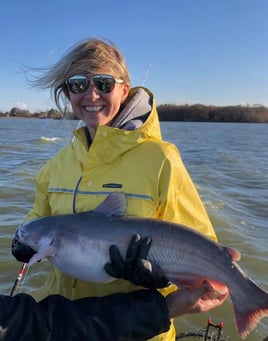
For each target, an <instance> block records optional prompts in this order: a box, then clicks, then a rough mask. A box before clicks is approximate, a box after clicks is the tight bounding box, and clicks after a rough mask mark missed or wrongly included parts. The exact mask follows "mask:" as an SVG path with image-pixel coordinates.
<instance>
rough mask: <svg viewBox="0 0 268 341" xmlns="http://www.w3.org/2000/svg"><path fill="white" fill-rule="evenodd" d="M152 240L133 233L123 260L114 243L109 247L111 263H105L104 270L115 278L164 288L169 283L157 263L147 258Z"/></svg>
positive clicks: (152, 287)
mask: <svg viewBox="0 0 268 341" xmlns="http://www.w3.org/2000/svg"><path fill="white" fill-rule="evenodd" d="M151 244H152V240H151V238H150V237H144V238H141V237H140V235H139V234H136V235H134V236H133V237H132V238H131V241H130V243H129V246H128V249H127V254H126V259H125V261H124V260H123V258H122V256H121V254H120V251H119V250H118V248H117V246H116V245H111V246H110V248H109V253H110V259H111V263H107V264H105V266H104V268H105V270H106V272H107V273H108V274H109V275H110V276H112V277H115V278H124V279H126V280H128V281H130V282H132V283H134V284H135V285H140V286H143V287H146V288H150V289H154V288H165V287H167V286H168V285H169V284H170V283H169V281H168V280H167V279H166V278H165V276H164V273H163V271H162V269H161V268H160V266H159V265H157V264H154V263H152V262H151V261H149V260H148V259H147V256H148V253H149V250H150V247H151Z"/></svg>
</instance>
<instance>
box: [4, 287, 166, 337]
mask: <svg viewBox="0 0 268 341" xmlns="http://www.w3.org/2000/svg"><path fill="white" fill-rule="evenodd" d="M0 326H1V327H2V332H3V331H4V337H3V339H1V340H3V341H7V340H8V341H17V340H20V341H26V340H27V341H34V340H37V339H38V340H40V341H43V340H44V341H45V340H51V341H58V340H65V341H76V340H77V341H83V340H91V341H97V340H102V341H113V340H121V339H122V340H129V341H130V340H135V341H139V340H145V339H148V338H151V337H153V336H155V335H157V334H160V333H161V332H163V331H167V330H168V329H169V326H170V321H169V319H168V309H167V305H166V302H165V299H164V298H163V297H162V295H160V294H159V293H158V292H157V291H156V290H140V291H136V292H132V293H128V294H113V295H109V296H104V297H90V298H83V299H80V300H75V301H71V300H68V299H67V298H64V297H63V296H59V295H52V296H48V297H47V298H45V299H44V300H42V301H40V302H39V303H36V302H35V301H34V299H33V298H32V297H31V296H29V295H26V294H19V295H16V296H15V297H10V296H3V295H1V296H0ZM0 332H1V329H0Z"/></svg>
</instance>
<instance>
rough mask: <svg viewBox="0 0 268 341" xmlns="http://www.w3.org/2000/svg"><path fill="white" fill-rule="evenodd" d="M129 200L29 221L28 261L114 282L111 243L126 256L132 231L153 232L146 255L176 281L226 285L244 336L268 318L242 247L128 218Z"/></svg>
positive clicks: (23, 231)
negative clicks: (242, 261) (45, 262)
mask: <svg viewBox="0 0 268 341" xmlns="http://www.w3.org/2000/svg"><path fill="white" fill-rule="evenodd" d="M126 202H127V199H126V195H125V194H124V193H118V192H114V193H111V194H110V195H109V196H108V197H107V198H106V199H105V200H104V201H103V202H102V203H101V204H100V205H99V206H98V207H97V208H96V209H95V210H92V211H88V212H82V213H75V214H64V215H57V216H51V217H44V218H39V219H36V220H32V221H29V222H25V223H23V224H22V225H20V226H19V227H18V228H17V230H16V234H15V238H17V239H18V240H19V242H20V243H22V244H24V245H27V246H30V247H31V248H33V249H34V250H35V251H36V252H37V253H36V254H34V255H33V257H32V258H31V260H30V262H29V265H32V264H34V263H36V262H37V261H39V260H40V259H43V258H47V259H48V260H49V261H50V262H52V263H53V264H54V265H55V266H56V267H58V268H59V269H61V270H62V271H63V272H64V273H66V274H68V275H70V276H72V277H75V278H77V279H80V280H83V281H89V282H110V281H113V280H115V279H114V278H112V277H110V276H109V275H108V274H107V273H106V272H105V270H104V265H105V264H106V263H107V262H109V261H110V258H109V247H110V245H111V244H115V245H117V246H118V248H119V250H120V252H121V253H122V255H125V254H126V251H127V247H128V244H129V241H130V239H131V237H132V236H133V235H134V234H137V233H139V234H140V235H141V236H143V237H145V236H149V237H151V239H152V246H151V248H150V251H149V255H148V259H149V260H151V261H153V262H155V263H157V264H158V265H160V267H161V268H162V269H163V271H164V274H165V276H166V278H167V279H168V280H170V281H171V282H172V283H174V284H176V285H178V286H181V285H191V284H192V285H193V283H194V282H195V281H201V280H204V279H206V280H208V281H209V282H210V283H213V284H214V287H218V288H220V287H221V286H223V285H225V286H226V287H227V288H228V290H229V293H230V296H231V300H232V304H233V308H234V313H235V317H236V326H237V330H238V333H239V334H240V336H241V338H243V339H244V338H245V337H246V336H247V335H248V334H249V333H250V331H251V330H252V329H253V328H254V327H255V326H256V325H257V323H258V322H259V320H260V319H261V318H263V317H265V316H268V293H267V292H265V291H264V290H263V289H262V288H260V287H259V286H258V285H257V284H256V283H255V282H254V281H253V280H252V279H250V278H249V276H247V275H246V273H245V272H244V271H243V270H242V269H241V268H240V267H239V266H238V264H237V263H236V262H237V261H239V259H240V253H239V252H238V251H236V250H234V249H231V248H228V247H226V246H224V245H222V244H220V243H217V242H215V241H213V240H211V239H210V238H208V237H206V236H204V235H202V234H200V233H198V232H197V231H195V230H193V229H192V228H189V227H186V226H182V225H179V224H175V223H171V222H166V221H163V220H159V219H150V218H141V217H128V216H125V212H126ZM219 292H220V289H219Z"/></svg>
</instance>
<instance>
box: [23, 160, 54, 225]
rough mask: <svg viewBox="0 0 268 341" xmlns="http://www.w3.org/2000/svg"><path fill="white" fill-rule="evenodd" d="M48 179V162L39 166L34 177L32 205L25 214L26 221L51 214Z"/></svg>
mask: <svg viewBox="0 0 268 341" xmlns="http://www.w3.org/2000/svg"><path fill="white" fill-rule="evenodd" d="M48 181H49V164H48V163H47V164H46V165H45V166H43V167H42V168H41V170H40V171H39V173H38V174H37V176H36V177H35V186H36V188H35V199H34V204H33V207H32V208H31V209H30V211H29V213H28V214H27V216H26V219H25V220H26V221H28V220H32V219H37V218H40V217H46V216H50V215H51V209H50V206H49V200H48Z"/></svg>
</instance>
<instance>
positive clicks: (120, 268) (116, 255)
mask: <svg viewBox="0 0 268 341" xmlns="http://www.w3.org/2000/svg"><path fill="white" fill-rule="evenodd" d="M109 255H110V259H111V262H110V263H107V264H105V265H104V268H105V271H106V272H107V273H108V274H109V275H110V276H112V277H115V278H122V277H123V276H124V271H125V262H124V260H123V258H122V256H121V254H120V251H119V250H118V248H117V246H116V245H111V246H110V248H109Z"/></svg>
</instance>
